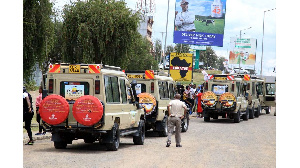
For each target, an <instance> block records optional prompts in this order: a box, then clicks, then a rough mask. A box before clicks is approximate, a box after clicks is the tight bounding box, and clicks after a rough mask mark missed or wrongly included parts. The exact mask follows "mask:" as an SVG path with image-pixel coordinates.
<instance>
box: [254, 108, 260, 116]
mask: <svg viewBox="0 0 300 168" xmlns="http://www.w3.org/2000/svg"><path fill="white" fill-rule="evenodd" d="M253 110H254V107H253ZM254 116H255V117H256V118H259V107H257V108H256V110H255V113H254Z"/></svg>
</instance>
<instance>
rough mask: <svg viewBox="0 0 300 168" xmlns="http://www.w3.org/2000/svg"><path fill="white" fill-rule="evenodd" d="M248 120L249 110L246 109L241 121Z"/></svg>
mask: <svg viewBox="0 0 300 168" xmlns="http://www.w3.org/2000/svg"><path fill="white" fill-rule="evenodd" d="M248 119H249V108H248V107H247V110H246V114H243V120H245V121H248Z"/></svg>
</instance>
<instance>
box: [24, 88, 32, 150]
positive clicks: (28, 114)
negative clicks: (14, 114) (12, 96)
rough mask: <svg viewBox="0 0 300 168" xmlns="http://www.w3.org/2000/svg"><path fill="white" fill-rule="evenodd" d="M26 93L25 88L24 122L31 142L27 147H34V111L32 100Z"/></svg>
mask: <svg viewBox="0 0 300 168" xmlns="http://www.w3.org/2000/svg"><path fill="white" fill-rule="evenodd" d="M30 98H31V96H30V94H29V93H28V92H27V91H26V88H25V87H23V122H25V129H26V131H27V134H28V137H29V142H28V143H27V144H25V145H33V139H32V132H31V120H32V117H33V109H32V98H31V100H30Z"/></svg>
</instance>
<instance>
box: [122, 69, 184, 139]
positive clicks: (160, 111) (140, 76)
mask: <svg viewBox="0 0 300 168" xmlns="http://www.w3.org/2000/svg"><path fill="white" fill-rule="evenodd" d="M125 73H126V75H127V77H128V78H129V81H136V83H137V84H136V85H135V90H136V94H137V95H138V96H139V95H140V94H144V93H148V94H151V95H152V96H153V99H155V103H152V106H148V107H149V108H146V115H145V120H146V121H145V126H146V130H150V129H153V131H156V132H158V133H159V136H162V137H166V136H167V134H168V131H167V120H168V111H167V106H168V103H169V102H170V100H171V99H174V95H175V89H174V88H175V82H174V80H173V79H172V78H171V77H169V76H168V75H167V74H165V73H163V72H154V71H152V70H146V71H125ZM154 104H155V105H154ZM188 126H189V115H188V114H187V116H185V118H184V119H183V121H182V125H181V131H182V132H186V131H187V130H188Z"/></svg>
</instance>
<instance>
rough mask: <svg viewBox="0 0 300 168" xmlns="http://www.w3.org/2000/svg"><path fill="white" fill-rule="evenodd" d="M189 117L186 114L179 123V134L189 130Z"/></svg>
mask: <svg viewBox="0 0 300 168" xmlns="http://www.w3.org/2000/svg"><path fill="white" fill-rule="evenodd" d="M189 120H190V115H189V114H188V113H187V114H186V117H184V118H183V119H182V121H181V132H186V131H187V130H188V129H189V122H190V121H189Z"/></svg>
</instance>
